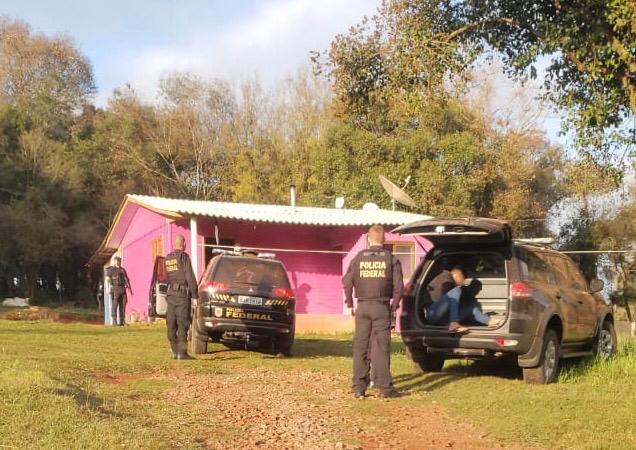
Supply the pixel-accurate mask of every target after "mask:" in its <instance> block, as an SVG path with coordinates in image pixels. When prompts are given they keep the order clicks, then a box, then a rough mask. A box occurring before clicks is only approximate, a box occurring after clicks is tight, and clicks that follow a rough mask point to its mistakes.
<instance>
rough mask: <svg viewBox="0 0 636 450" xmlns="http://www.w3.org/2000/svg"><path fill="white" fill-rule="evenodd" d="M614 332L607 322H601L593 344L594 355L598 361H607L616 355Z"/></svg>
mask: <svg viewBox="0 0 636 450" xmlns="http://www.w3.org/2000/svg"><path fill="white" fill-rule="evenodd" d="M616 343H617V340H616V330H615V329H614V324H613V323H612V322H610V321H609V320H605V321H603V325H601V329H600V330H599V332H598V336H597V337H596V340H595V342H594V348H593V351H594V355H595V356H596V357H597V358H599V359H609V358H611V357H612V356H613V355H614V353H616Z"/></svg>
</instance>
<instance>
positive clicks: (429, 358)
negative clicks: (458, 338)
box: [405, 345, 446, 373]
mask: <svg viewBox="0 0 636 450" xmlns="http://www.w3.org/2000/svg"><path fill="white" fill-rule="evenodd" d="M405 348H406V356H408V358H409V359H410V360H411V361H412V362H413V368H414V369H415V371H416V372H418V373H422V372H441V371H442V369H443V368H444V362H445V361H446V357H445V356H444V355H443V354H442V353H429V352H427V351H426V348H424V347H412V346H408V345H407V346H406V347H405Z"/></svg>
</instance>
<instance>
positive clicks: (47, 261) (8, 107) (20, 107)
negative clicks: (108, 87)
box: [0, 17, 98, 297]
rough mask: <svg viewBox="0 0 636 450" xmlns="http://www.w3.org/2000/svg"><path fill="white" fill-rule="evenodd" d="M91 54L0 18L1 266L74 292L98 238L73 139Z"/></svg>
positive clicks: (30, 291)
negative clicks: (54, 277)
mask: <svg viewBox="0 0 636 450" xmlns="http://www.w3.org/2000/svg"><path fill="white" fill-rule="evenodd" d="M93 89H94V88H93V77H92V73H91V68H90V64H89V63H88V60H87V59H86V58H85V57H84V56H83V55H81V53H80V52H79V51H78V50H77V49H76V48H75V47H74V46H73V44H72V42H71V41H70V40H69V39H67V38H64V37H54V38H49V37H46V36H43V35H39V34H32V33H31V30H30V29H29V27H28V26H27V25H26V24H24V23H22V22H19V21H11V20H10V19H7V18H4V17H3V18H0V214H2V217H3V221H2V223H1V224H0V233H2V235H3V236H5V239H3V240H2V244H1V245H0V269H1V270H2V272H3V275H4V277H5V278H6V277H7V276H9V277H16V278H18V279H21V280H22V281H26V285H27V289H26V292H25V291H23V292H21V293H20V294H21V295H24V294H27V295H29V296H31V297H33V295H34V294H35V293H36V292H35V287H36V283H37V282H38V281H39V280H40V275H41V274H42V271H43V270H45V269H48V271H49V272H52V273H53V274H56V273H58V274H59V275H60V277H61V278H62V279H63V282H64V283H65V285H66V287H67V289H68V293H69V294H74V292H73V288H74V287H75V285H76V281H77V272H78V270H79V268H80V267H82V266H83V264H84V262H85V258H86V253H88V249H89V248H90V246H92V245H93V243H94V242H95V240H96V239H98V237H97V236H98V234H97V230H96V228H95V226H94V225H95V220H94V219H93V217H92V216H91V214H90V207H89V205H90V201H89V198H88V197H87V196H86V195H85V194H84V185H83V175H82V173H80V171H79V170H78V165H77V162H78V160H77V158H76V156H77V155H76V154H75V153H74V151H73V147H72V146H71V145H70V142H71V140H72V139H73V134H74V129H73V125H74V122H75V120H76V117H77V114H78V111H81V109H82V108H83V107H85V106H86V105H87V103H88V101H89V99H90V95H91V94H92V92H93Z"/></svg>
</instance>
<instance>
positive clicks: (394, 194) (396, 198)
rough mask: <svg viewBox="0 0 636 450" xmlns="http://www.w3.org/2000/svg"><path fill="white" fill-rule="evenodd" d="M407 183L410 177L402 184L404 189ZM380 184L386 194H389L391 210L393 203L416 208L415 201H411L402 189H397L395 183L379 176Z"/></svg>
mask: <svg viewBox="0 0 636 450" xmlns="http://www.w3.org/2000/svg"><path fill="white" fill-rule="evenodd" d="M409 181H411V176H410V175H409V177H408V178H407V179H406V183H405V184H404V187H406V185H407V184H409ZM380 183H381V184H382V187H383V188H384V190H385V191H386V193H387V194H389V197H391V203H392V205H393V210H395V202H398V203H401V204H403V205H406V206H410V207H411V208H417V203H415V200H413V199H412V198H411V196H410V195H409V194H407V193H406V192H404V190H403V189H404V187H403V188H399V187H397V185H396V184H395V183H393V182H392V181H391V180H389V179H388V178H387V177H385V176H383V175H380Z"/></svg>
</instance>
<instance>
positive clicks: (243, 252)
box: [212, 247, 276, 259]
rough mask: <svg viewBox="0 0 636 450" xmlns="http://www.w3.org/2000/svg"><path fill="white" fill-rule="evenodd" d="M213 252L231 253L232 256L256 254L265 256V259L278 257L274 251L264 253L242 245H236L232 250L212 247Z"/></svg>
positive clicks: (219, 253) (258, 256) (259, 256)
mask: <svg viewBox="0 0 636 450" xmlns="http://www.w3.org/2000/svg"><path fill="white" fill-rule="evenodd" d="M212 253H213V254H218V255H230V256H246V255H252V256H255V257H257V258H263V259H275V258H276V254H274V253H262V252H259V251H257V250H254V249H251V248H241V247H234V249H232V250H230V249H224V248H215V249H212Z"/></svg>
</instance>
